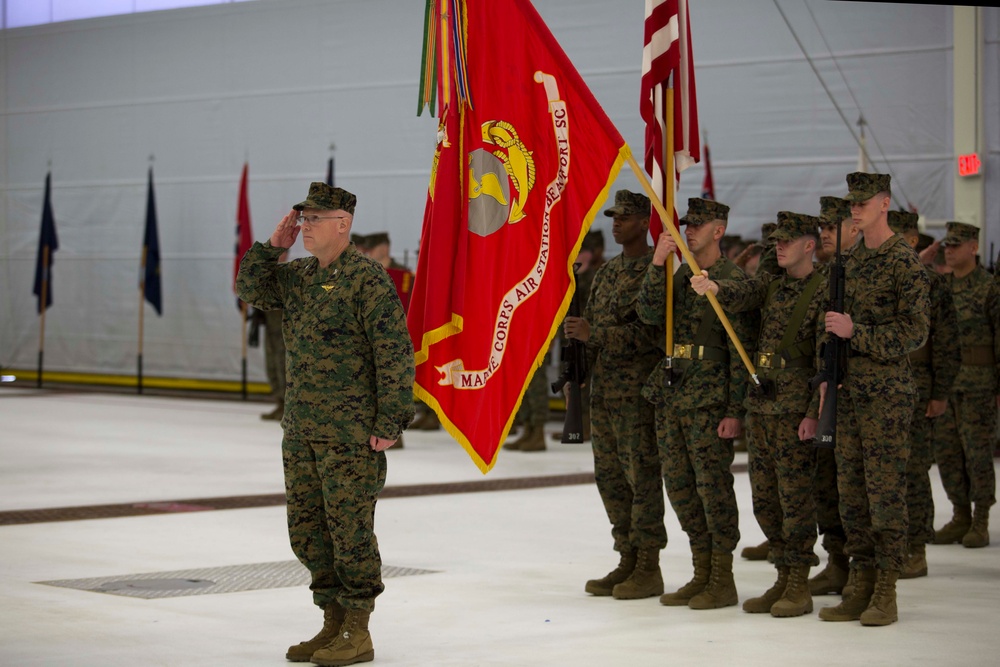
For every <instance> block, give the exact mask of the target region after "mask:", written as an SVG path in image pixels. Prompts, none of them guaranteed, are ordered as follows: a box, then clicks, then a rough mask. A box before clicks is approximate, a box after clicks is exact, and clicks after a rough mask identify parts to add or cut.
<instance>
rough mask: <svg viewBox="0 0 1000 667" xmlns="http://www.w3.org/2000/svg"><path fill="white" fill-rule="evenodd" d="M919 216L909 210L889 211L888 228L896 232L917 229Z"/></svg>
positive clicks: (902, 232)
mask: <svg viewBox="0 0 1000 667" xmlns="http://www.w3.org/2000/svg"><path fill="white" fill-rule="evenodd" d="M919 217H920V216H918V215H917V214H916V213H910V212H909V211H895V210H891V211H889V228H890V229H891V230H892V231H894V232H896V233H897V234H906V233H908V232H916V231H919V230H918V228H917V220H918V219H919Z"/></svg>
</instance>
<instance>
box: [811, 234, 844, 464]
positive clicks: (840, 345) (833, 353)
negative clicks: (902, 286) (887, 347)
mask: <svg viewBox="0 0 1000 667" xmlns="http://www.w3.org/2000/svg"><path fill="white" fill-rule="evenodd" d="M840 227H841V225H839V224H838V225H837V246H836V253H835V257H836V260H835V261H834V265H833V268H832V269H831V270H830V310H831V311H833V312H835V313H842V312H844V281H845V277H846V276H845V273H844V259H843V255H842V254H841V252H840ZM847 346H848V341H847V339H845V338H841V337H840V336H834V335H832V334H831V336H830V340H828V341H827V342H825V343H823V368H822V370H820V372H819V373H817V374H816V376H815V377H813V378H812V379H811V380H809V388H810V389H812V390H813V391H816V388H817V387H819V386H820V384H822V383H823V382H826V397H825V399H824V401H823V409H822V411H821V412H820V415H819V424H817V426H816V437H815V438H814V439H813V444H814V445H815V446H816V447H823V448H825V449H833V448H834V447H835V446H836V444H837V388H838V387H839V386H840V384H841V383H842V382H843V379H844V374H845V371H846V369H847V351H848V347H847Z"/></svg>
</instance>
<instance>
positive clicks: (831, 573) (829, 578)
mask: <svg viewBox="0 0 1000 667" xmlns="http://www.w3.org/2000/svg"><path fill="white" fill-rule="evenodd" d="M849 570H850V561H849V559H848V558H847V556H845V555H844V554H830V556H829V558H827V561H826V567H824V568H823V569H822V570H821V571H820V573H819V574H817V575H816V576H815V577H813V578H812V579H810V580H809V592H810V593H811V594H812V595H840V594H841V593H843V591H844V586H845V585H846V584H847V579H848V577H849V574H848V573H849Z"/></svg>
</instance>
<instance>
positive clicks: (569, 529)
mask: <svg viewBox="0 0 1000 667" xmlns="http://www.w3.org/2000/svg"><path fill="white" fill-rule="evenodd" d="M267 409H269V406H267V405H264V404H260V403H242V402H238V401H233V402H227V401H218V400H189V399H179V398H164V397H149V396H146V397H138V396H126V395H111V394H97V393H83V392H80V393H58V392H56V393H48V392H46V393H41V392H36V391H34V390H27V389H23V388H13V389H11V388H3V389H0V511H8V510H21V509H37V508H50V507H64V506H83V505H96V504H107V503H126V502H140V501H163V500H175V499H187V498H206V497H222V496H236V495H252V494H273V493H281V492H282V482H281V467H280V455H279V443H280V435H281V434H280V427H279V426H278V425H276V424H274V423H269V422H262V421H261V420H260V419H259V418H258V415H259V414H260V413H262V412H264V411H265V410H267ZM557 428H559V425H558V424H555V423H552V424H549V429H550V431H555V430H556V429H557ZM738 456H740V457H741V458H738V459H737V460H738V461H739V460H745V455H738ZM592 469H593V462H592V457H591V453H590V449H589V447H588V446H586V445H584V446H580V445H562V444H553V445H550V449H549V451H547V452H543V453H536V454H526V453H525V454H522V453H517V452H503V453H501V455H500V460H499V462H498V463H497V466H496V467H495V469H494V470H493V471H492V472H491V473H489V477H488V478H487V479H489V478H493V477H522V476H531V475H551V474H559V473H570V472H581V471H589V470H592ZM482 478H483V476H482V475H481V473H480V472H479V470H478V469H477V468H476V467H475V466H474V465H473V464H472V462H471V461H470V460H469V459H468V458H467V456H466V454H465V453H464V451H463V450H462V449H461V448H460V447H459V446H458V445H456V444H455V443H454V442H453V441H451V439H450V438H449V437H448V436H447V435H446V434H445V433H444V432H443V431H442V432H437V433H426V432H408V433H407V434H406V447H405V449H402V450H399V451H392V452H390V453H389V478H388V485H390V486H393V485H402V484H418V483H435V482H442V481H473V480H479V479H482ZM932 478H933V479H934V484H935V493H936V494H937V498H938V501H939V505H938V507H939V514H940V515H941V516H940V517H939V519H938V525H940V524H942V523H943V522H944V521H945V520H946V518H947V517H945V516H944V515H945V514H950V508H949V507H948V505H947V501H946V500H945V498H944V495H943V492H942V490H941V487H940V482H939V480H938V479H937V471H936V469H934V470H932ZM736 488H737V493H738V496H739V501H740V509H741V516H740V526H741V529H742V531H743V540H742V545H750V544H756V543H758V542H759V541H760V540H761V539H762V535H761V532H760V529H759V528H758V527H757V525H756V523H755V521H754V518H753V515H752V513H751V511H750V490H749V483H748V480H747V476H746V474H745V473H744V474H737V475H736ZM668 507H669V506H668ZM666 523H667V531H668V534H669V536H670V544H669V545H668V546H667V548H666V550H665V551H664V552H663V556H662V559H661V565H662V570H663V575H664V580H665V582H666V585H667V587H668V589H673V588H675V587H677V586H680V585H681V584H683V583H684V582H686V581H687V580H688V579H689V578H690V574H691V573H690V556H689V552H688V545H687V540H686V539H685V536H684V534H683V533H682V532H681V530H680V528H679V526H678V524H677V520H676V518H675V517H674V515H673V513H672V512H671V511H670V510H669V509H668V512H667V518H666ZM377 532H378V537H379V543H380V546H381V550H382V557H383V561H384V563H385V564H386V565H387V566H400V567H413V568H424V569H428V570H434V571H435V573H433V574H423V575H419V576H405V577H396V578H390V579H386V592H385V594H384V595H382V596H381V597H380V598H379V599H378V609H377V610H376V612H375V614H374V615H373V616H372V622H371V629H372V634H373V638H374V642H375V650H376V662H375V664H380V665H386V666H389V665H405V666H411V665H432V666H436V665H454V666H460V667H468V666H472V665H482V666H486V665H490V666H507V665H532V666H533V665H539V666H543V665H544V666H548V665H560V666H561V665H567V666H573V667H578V666H589V665H628V666H629V667H640V666H644V665H657V666H659V665H668V664H669V665H801V664H810V665H861V664H866V665H900V664H909V665H925V664H926V665H931V664H933V665H997V664H1000V631H998V626H1000V559H998V553H1000V539H998V538H1000V535H998V533H997V531H996V530H995V529H994V531H993V542H994V544H993V545H992V546H991V547H988V548H986V549H979V550H971V549H964V548H962V547H961V546H931V547H929V549H928V552H929V554H928V560H929V561H930V575H931V576H929V577H926V578H922V579H916V580H911V581H903V582H900V584H899V615H900V622H899V623H896V624H894V625H892V626H889V627H886V628H864V627H861V626H860V625H859V624H857V623H823V622H821V621H819V620H818V618H817V616H816V614H815V613H813V614H810V615H808V616H805V617H801V618H793V619H774V618H771V617H770V616H768V615H750V614H746V613H744V612H742V611H741V610H740V608H739V607H732V608H728V609H722V610H715V611H692V610H689V609H687V608H686V607H682V608H667V607H662V606H660V605H659V603H658V602H657V600H656V599H655V598H650V599H647V600H637V601H616V600H612V599H608V598H592V597H589V596H588V595H586V594H585V593H584V592H583V584H584V582H585V581H586V580H587V579H588V578H592V577H595V576H601V575H603V574H604V573H605V572H607V571H608V570H609V569H611V568H612V567H613V566H614V565H615V563H616V562H617V558H616V556H615V554H613V553H612V551H611V541H610V532H609V526H608V523H607V519H606V518H605V516H604V512H603V508H602V506H601V503H600V500H599V498H598V495H597V491H596V489H595V488H594V487H593V485H577V486H564V487H552V488H540V489H529V490H513V491H497V492H485V493H466V494H458V495H439V496H418V497H406V498H386V499H383V500H382V501H380V502H379V506H378V512H377ZM820 556H821V558H823V559H824V561H825V554H823V553H822V552H821V553H820ZM293 558H294V557H293V556H292V553H291V551H290V549H289V547H288V542H287V535H286V533H285V524H284V509H283V508H282V507H265V508H260V509H241V510H223V511H206V512H185V513H171V514H164V515H162V516H144V517H129V518H113V519H94V520H85V521H67V522H57V523H34V524H23V525H10V526H0V666H3V667H21V666H31V665H66V666H68V667H92V666H93V667H124V666H131V665H136V664H141V665H166V666H170V667H174V666H181V665H184V666H190V665H205V666H209V665H211V666H222V665H240V666H253V665H283V664H287V663H285V660H284V651H285V649H286V647H287V646H288V645H289V644H291V643H295V642H297V641H300V640H302V639H306V638H308V637H310V636H312V635H313V634H314V633H315V631H316V630H317V629H318V627H319V625H320V623H321V617H320V614H319V612H318V611H317V610H316V609H315V608H314V607H313V606H312V605H311V601H310V594H309V591H308V589H307V588H306V587H305V586H298V587H291V588H275V589H266V590H253V591H246V592H239V593H229V594H217V595H194V596H187V597H175V598H167V599H152V600H149V599H137V598H128V597H121V596H117V595H109V594H101V593H95V592H89V591H81V590H74V589H69V588H58V587H52V586H46V585H41V584H39V583H35V582H40V581H51V580H58V579H76V578H91V577H102V576H116V575H128V574H135V573H148V572H166V571H174V570H185V569H195V568H206V567H219V566H228V565H240V564H248V563H264V562H272V561H290V560H293ZM735 569H736V581H737V586H738V588H739V591H740V598H741V600H745V599H746V598H748V597H753V596H755V595H759V594H760V593H761V592H762V591H763V590H765V589H766V588H767V587H768V586H770V584H771V583H772V581H773V578H774V571H773V569H772V568H771V567H770V566H769V565H768V564H767V563H761V562H747V561H741V560H739V559H737V563H736V566H735ZM816 603H817V605H816V606H817V609H818V608H821V607H823V606H827V605H831V604H835V603H836V599H835V598H833V597H825V598H817V599H816Z"/></svg>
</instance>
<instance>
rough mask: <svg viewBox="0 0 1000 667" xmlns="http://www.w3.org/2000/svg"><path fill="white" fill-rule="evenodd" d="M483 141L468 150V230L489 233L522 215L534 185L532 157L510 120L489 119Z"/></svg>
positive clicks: (486, 234)
mask: <svg viewBox="0 0 1000 667" xmlns="http://www.w3.org/2000/svg"><path fill="white" fill-rule="evenodd" d="M482 138H483V142H484V143H485V144H489V145H492V146H495V147H496V148H495V149H493V150H490V149H488V148H477V149H476V150H474V151H472V152H470V153H469V231H470V232H472V233H473V234H477V235H479V236H489V235H490V234H492V233H494V232H496V231H498V230H499V229H500V228H501V227H503V226H504V224H506V223H507V222H510V223H512V224H514V223H517V222H520V221H521V220H523V219H524V217H525V213H524V208H525V205H526V202H527V199H528V195H529V193H530V192H531V189H532V188H533V187H534V186H535V161H534V158H532V154H531V151H529V150H528V149H527V147H526V146H525V145H524V142H522V141H521V139H520V137H518V135H517V130H516V129H514V126H513V125H511V124H510V123H508V122H506V121H502V120H490V121H487V122H485V123H483V125H482Z"/></svg>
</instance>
